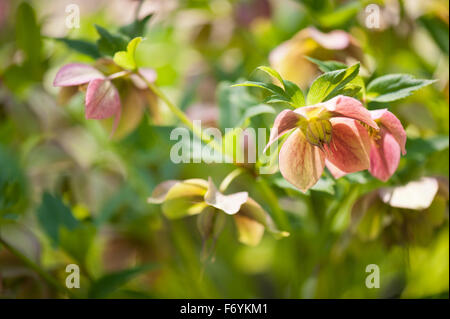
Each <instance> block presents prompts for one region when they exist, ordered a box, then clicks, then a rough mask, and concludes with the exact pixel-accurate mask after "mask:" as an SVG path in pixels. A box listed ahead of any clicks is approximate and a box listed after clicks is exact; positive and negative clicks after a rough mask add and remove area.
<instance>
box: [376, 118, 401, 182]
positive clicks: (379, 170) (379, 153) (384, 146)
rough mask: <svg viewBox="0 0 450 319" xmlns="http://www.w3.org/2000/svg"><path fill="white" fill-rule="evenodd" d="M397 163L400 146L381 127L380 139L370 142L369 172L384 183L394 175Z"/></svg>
mask: <svg viewBox="0 0 450 319" xmlns="http://www.w3.org/2000/svg"><path fill="white" fill-rule="evenodd" d="M399 162H400V146H399V145H398V143H397V141H396V140H395V139H394V137H393V136H392V134H391V133H389V132H388V131H387V130H386V129H385V128H384V127H382V128H381V130H380V138H379V139H378V140H373V141H372V147H371V149H370V168H369V172H370V174H372V176H374V177H376V178H378V179H379V180H382V181H383V182H386V181H387V180H388V179H389V178H391V176H392V175H393V174H394V173H395V170H396V169H397V167H398V163H399Z"/></svg>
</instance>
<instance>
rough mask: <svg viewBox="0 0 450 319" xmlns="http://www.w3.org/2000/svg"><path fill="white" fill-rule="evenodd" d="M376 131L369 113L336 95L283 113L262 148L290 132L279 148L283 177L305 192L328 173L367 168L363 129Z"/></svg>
mask: <svg viewBox="0 0 450 319" xmlns="http://www.w3.org/2000/svg"><path fill="white" fill-rule="evenodd" d="M360 122H362V123H363V124H365V125H367V126H369V127H371V128H372V129H374V130H378V125H377V124H376V123H375V122H374V121H373V120H372V118H371V116H370V113H369V111H368V110H367V109H366V108H364V106H363V105H362V104H361V103H360V102H359V101H358V100H356V99H354V98H351V97H347V96H343V95H339V96H337V97H335V98H333V99H331V100H328V101H326V102H324V103H319V104H316V105H312V106H307V107H302V108H298V109H296V110H294V111H292V110H284V111H282V112H281V113H280V114H278V116H277V117H276V119H275V123H274V126H273V129H272V131H271V134H270V139H269V143H268V144H267V146H266V149H267V148H268V147H269V146H270V145H271V144H272V143H273V142H274V141H276V140H277V139H278V138H279V137H281V136H282V135H284V134H285V133H287V132H289V131H291V130H294V132H292V134H291V135H290V136H289V137H288V138H287V140H286V141H285V142H284V144H283V146H282V147H281V150H280V154H279V167H280V171H281V174H282V175H283V177H284V178H285V179H286V180H287V181H288V182H290V183H291V184H292V185H294V186H296V187H297V188H299V189H300V190H301V191H303V192H305V191H306V190H308V189H309V188H310V187H311V186H313V185H314V184H315V183H316V182H317V180H318V179H319V178H320V176H321V175H322V172H323V169H324V167H325V164H326V165H327V167H328V168H330V171H333V170H334V169H338V170H339V171H340V172H344V173H345V174H346V173H352V172H357V171H361V170H365V169H368V168H369V166H370V160H369V153H370V138H369V134H368V132H367V129H366V127H365V126H363V125H362V124H360Z"/></svg>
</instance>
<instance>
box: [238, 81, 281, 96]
mask: <svg viewBox="0 0 450 319" xmlns="http://www.w3.org/2000/svg"><path fill="white" fill-rule="evenodd" d="M238 86H248V87H256V88H260V89H264V90H266V91H269V92H271V93H273V94H277V95H281V96H284V91H283V89H282V88H280V87H279V86H277V85H275V84H272V83H264V82H256V81H245V82H244V83H239V84H234V85H232V86H231V87H238Z"/></svg>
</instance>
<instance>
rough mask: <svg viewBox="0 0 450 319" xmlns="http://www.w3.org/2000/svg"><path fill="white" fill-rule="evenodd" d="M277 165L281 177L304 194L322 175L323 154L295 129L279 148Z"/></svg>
mask: <svg viewBox="0 0 450 319" xmlns="http://www.w3.org/2000/svg"><path fill="white" fill-rule="evenodd" d="M279 165H280V171H281V174H282V175H283V177H284V178H285V179H286V180H287V181H288V182H289V183H291V184H292V185H294V186H295V187H297V188H299V189H300V190H301V191H303V192H306V191H307V190H308V188H310V187H311V186H313V185H314V184H315V183H316V182H317V180H318V179H319V178H320V176H321V175H322V172H323V168H324V166H325V159H324V154H323V152H322V151H321V150H320V149H319V148H318V147H315V146H313V145H311V144H310V143H308V141H307V140H306V137H305V136H304V135H303V133H302V132H301V131H300V130H299V129H296V130H295V131H294V132H293V133H292V134H291V135H290V136H289V137H288V138H287V140H286V142H284V144H283V146H282V147H281V150H280V155H279Z"/></svg>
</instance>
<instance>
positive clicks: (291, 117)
mask: <svg viewBox="0 0 450 319" xmlns="http://www.w3.org/2000/svg"><path fill="white" fill-rule="evenodd" d="M302 119H304V117H303V116H302V115H300V114H298V113H296V112H294V111H291V110H284V111H282V112H280V114H278V115H277V117H276V118H275V122H274V123H273V127H272V129H271V130H270V138H269V142H268V143H267V145H266V147H265V148H264V152H265V151H266V150H267V149H268V148H269V147H270V145H272V144H273V142H275V141H276V140H278V139H279V138H280V137H281V136H283V135H284V134H286V133H287V132H289V131H290V130H292V129H293V128H295V127H296V126H297V124H298V122H299V121H301V120H302Z"/></svg>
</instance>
